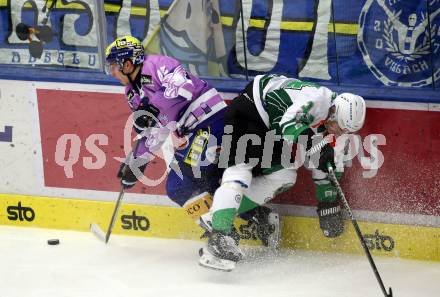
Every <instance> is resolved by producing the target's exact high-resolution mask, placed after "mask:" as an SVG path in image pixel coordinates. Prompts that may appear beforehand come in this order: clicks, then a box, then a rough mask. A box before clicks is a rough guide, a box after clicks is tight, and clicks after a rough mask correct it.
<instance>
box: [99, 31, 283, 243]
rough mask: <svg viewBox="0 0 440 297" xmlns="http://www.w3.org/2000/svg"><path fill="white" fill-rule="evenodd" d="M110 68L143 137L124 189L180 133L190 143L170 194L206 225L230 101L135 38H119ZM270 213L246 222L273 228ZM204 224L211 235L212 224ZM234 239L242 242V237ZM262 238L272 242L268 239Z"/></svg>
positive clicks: (124, 173)
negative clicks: (203, 218)
mask: <svg viewBox="0 0 440 297" xmlns="http://www.w3.org/2000/svg"><path fill="white" fill-rule="evenodd" d="M106 68H107V72H108V73H109V74H111V75H112V76H114V77H115V78H117V79H118V80H119V81H120V82H121V83H122V84H123V85H125V86H126V87H125V94H126V98H127V100H128V105H129V107H130V109H131V110H132V112H133V113H134V119H135V120H134V128H135V130H136V132H137V133H139V134H140V135H142V138H141V139H140V140H139V141H138V145H137V146H136V149H134V154H133V156H128V157H127V161H126V162H125V163H123V164H122V165H121V168H120V170H119V172H118V177H119V178H121V183H122V185H123V186H124V187H125V188H131V187H133V186H134V185H135V184H136V182H137V181H138V179H142V177H143V172H144V170H145V167H146V166H147V164H148V162H149V161H150V160H151V159H152V158H154V155H155V153H157V152H158V150H159V149H160V148H161V147H162V144H163V143H164V141H165V140H166V138H167V137H168V135H169V134H170V133H174V134H173V135H174V136H175V137H176V138H180V139H181V140H183V139H185V141H183V142H182V143H186V144H185V145H182V146H181V147H176V148H175V153H174V161H175V162H174V163H173V164H172V165H171V166H170V167H171V169H170V171H169V173H168V176H167V183H166V190H167V195H168V196H169V197H170V198H171V199H172V200H173V201H174V202H176V203H177V204H178V205H180V206H182V207H184V208H185V209H186V212H187V214H188V215H189V216H190V217H191V218H192V219H194V220H195V221H196V222H198V223H199V224H201V222H202V221H201V220H199V218H200V216H201V215H204V214H206V213H208V211H209V208H210V206H211V205H212V194H213V193H214V191H215V189H216V188H218V186H219V182H220V179H221V176H222V170H221V169H220V168H218V166H217V158H218V153H219V149H220V142H221V139H222V135H223V128H224V124H223V123H224V121H223V115H224V110H225V107H226V104H225V102H224V100H223V99H222V97H221V96H220V94H219V93H218V92H217V90H216V89H215V88H212V87H211V86H209V85H208V83H207V82H205V81H204V80H202V79H200V78H198V77H196V76H195V75H193V74H191V73H190V72H188V71H186V70H185V69H184V68H183V67H182V65H181V64H180V63H179V62H178V61H177V60H175V59H174V58H171V57H167V56H162V55H146V54H145V53H144V48H143V46H142V44H141V42H140V41H139V40H138V39H136V38H134V37H132V36H125V37H121V38H118V39H116V40H115V41H114V42H113V43H111V44H110V45H109V46H108V47H107V49H106ZM243 212H244V211H243ZM269 213H270V212H269V211H268V209H267V208H262V207H261V208H256V209H254V210H252V211H250V212H247V213H245V214H243V218H244V219H246V220H248V222H249V223H255V224H256V225H258V227H259V229H260V230H262V229H264V228H266V227H267V228H269V227H270V228H272V226H268V225H267V224H265V223H267V217H268V216H269ZM201 226H202V227H203V228H204V229H205V230H207V231H210V226H209V224H207V222H206V221H203V224H201ZM277 228H278V225H277ZM278 229H279V228H278ZM260 233H261V234H262V235H263V234H266V235H267V236H268V235H269V232H260ZM272 233H273V232H272ZM234 235H235V239H236V240H238V238H237V236H238V234H237V233H235V234H234ZM267 236H266V237H267ZM260 239H261V240H262V241H263V243H265V242H267V240H266V238H262V236H260Z"/></svg>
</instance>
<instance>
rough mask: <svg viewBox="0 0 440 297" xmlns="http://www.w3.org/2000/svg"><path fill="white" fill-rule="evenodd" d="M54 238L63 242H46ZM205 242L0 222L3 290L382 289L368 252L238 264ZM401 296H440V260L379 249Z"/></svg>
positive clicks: (227, 293) (183, 293)
mask: <svg viewBox="0 0 440 297" xmlns="http://www.w3.org/2000/svg"><path fill="white" fill-rule="evenodd" d="M51 238H58V239H60V244H59V245H57V246H49V245H47V240H48V239H51ZM202 244H203V243H202V242H197V241H186V240H165V239H149V238H140V237H129V236H118V235H112V237H111V238H110V242H109V244H108V245H105V244H104V243H103V242H101V241H99V240H98V239H97V238H96V237H94V235H92V234H91V233H85V232H68V231H59V230H48V229H30V228H16V227H4V226H1V227H0V297H18V296H20V297H23V296H26V297H33V296H35V297H42V296H44V297H49V296H50V297H52V296H54V297H55V296H56V297H67V296H69V297H70V296H72V297H73V296H74V297H88V296H93V297H111V296H115V297H116V296H117V297H136V296H154V297H160V296H173V297H174V296H175V297H198V296H203V297H214V296H222V297H233V296H240V297H245V296H246V297H247V296H252V297H259V296H267V297H272V296H274V297H278V296H286V297H294V296H301V297H308V296H313V297H315V296H329V297H330V296H331V297H342V296H356V297H369V296H372V297H373V296H383V295H382V292H381V291H380V289H379V286H378V284H377V281H376V279H375V277H374V275H373V273H372V271H371V268H370V266H369V264H368V262H367V259H366V258H365V257H364V256H356V255H345V254H328V253H326V254H324V253H317V252H308V251H282V252H280V253H278V254H273V253H272V254H271V253H269V252H268V251H266V250H264V249H262V248H249V247H247V248H246V249H245V252H246V254H247V259H246V260H245V261H244V262H242V263H239V265H238V266H237V269H236V270H235V271H233V272H220V271H214V270H209V269H206V268H203V267H200V266H198V263H197V260H198V253H197V251H198V248H199V247H201V246H202ZM375 260H376V264H377V266H378V269H379V271H380V273H381V275H382V278H383V280H384V282H385V285H386V286H392V288H393V292H394V296H396V297H416V296H417V297H418V296H424V297H427V296H433V297H436V296H440V263H432V262H421V261H410V260H401V259H395V258H393V259H391V258H383V257H382V258H381V257H376V258H375Z"/></svg>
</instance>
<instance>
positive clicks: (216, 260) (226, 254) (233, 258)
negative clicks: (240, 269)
mask: <svg viewBox="0 0 440 297" xmlns="http://www.w3.org/2000/svg"><path fill="white" fill-rule="evenodd" d="M199 255H200V259H199V264H200V265H201V266H204V267H208V268H212V269H218V270H223V271H231V270H233V269H234V268H235V263H236V262H238V261H240V260H241V259H243V257H244V254H243V252H242V251H241V250H240V248H239V247H238V246H237V245H236V244H235V241H234V239H233V238H232V237H231V236H230V235H228V234H225V233H223V232H219V231H215V230H214V231H212V233H211V234H210V236H209V240H208V244H207V246H206V247H204V248H201V249H200V251H199Z"/></svg>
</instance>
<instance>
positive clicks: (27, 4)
mask: <svg viewBox="0 0 440 297" xmlns="http://www.w3.org/2000/svg"><path fill="white" fill-rule="evenodd" d="M54 1H55V0H48V1H45V0H29V1H27V0H17V1H6V0H0V17H1V19H2V20H3V21H2V22H0V53H1V55H0V63H2V64H26V65H40V64H44V65H53V66H66V67H76V68H93V69H98V68H99V58H98V57H99V56H98V54H97V50H98V48H97V40H98V38H97V37H98V34H100V32H99V30H97V25H96V23H97V20H96V18H97V15H96V14H94V13H93V12H94V11H95V9H96V8H97V5H96V3H95V1H70V0H62V1H61V0H58V1H57V2H56V3H55V5H54V6H53V8H52V9H51V10H50V13H49V9H48V7H51V4H53V3H54ZM172 2H173V1H172V0H105V1H104V10H105V17H106V24H107V32H106V40H107V42H108V43H110V42H111V41H113V40H114V39H115V38H117V37H120V36H124V35H128V34H129V35H133V36H135V37H137V38H138V39H140V40H143V41H144V42H146V43H148V44H149V45H150V46H151V47H152V48H155V52H161V53H164V54H168V55H172V56H174V57H175V58H177V59H179V60H181V61H183V62H184V63H185V64H187V66H188V68H189V69H190V70H191V71H193V72H194V73H196V74H199V75H211V76H213V75H214V76H217V75H218V76H224V75H228V76H231V77H244V74H245V67H246V66H247V68H248V71H249V74H250V75H251V76H253V75H257V74H261V73H267V72H271V73H281V74H285V75H287V76H291V77H299V78H303V79H307V80H316V81H324V82H331V83H334V84H340V85H360V86H363V85H365V86H370V87H371V86H373V87H374V86H383V85H386V86H392V87H428V88H432V85H433V82H435V81H437V80H438V78H439V77H440V57H439V55H440V17H439V14H440V1H439V0H416V1H404V0H393V1H391V0H364V1H349V0H326V1H324V0H313V1H309V0H299V1H280V0H270V1H269V0H243V14H244V28H242V21H241V18H240V1H226V0H203V1H195V0H178V1H176V2H175V6H176V9H174V10H173V12H172V13H170V14H169V15H168V16H167V17H166V18H164V19H163V22H162V24H161V29H160V30H159V31H155V28H156V27H157V26H158V24H159V22H160V19H161V17H163V16H164V15H166V11H167V10H168V9H169V7H170V6H171V4H172ZM20 22H24V23H26V24H28V25H30V26H35V25H43V23H45V24H46V25H47V26H49V27H50V28H51V29H52V31H53V32H54V33H55V35H54V38H53V40H52V41H51V42H48V43H46V44H44V49H43V53H42V56H41V58H40V59H34V58H32V57H30V56H29V51H28V44H27V43H28V41H22V40H20V39H18V37H17V34H16V26H17V24H19V23H20ZM242 29H244V36H243V33H242ZM243 39H244V40H245V42H246V44H244V43H243ZM147 41H149V42H147ZM155 41H156V42H155ZM245 60H246V62H245Z"/></svg>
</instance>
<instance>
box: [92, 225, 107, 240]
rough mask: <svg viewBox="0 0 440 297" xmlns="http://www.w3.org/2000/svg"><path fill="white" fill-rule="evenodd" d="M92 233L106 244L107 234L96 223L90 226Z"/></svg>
mask: <svg viewBox="0 0 440 297" xmlns="http://www.w3.org/2000/svg"><path fill="white" fill-rule="evenodd" d="M90 231H91V232H92V233H93V234H95V235H96V237H98V238H99V239H100V240H101V241H103V242H105V233H104V231H102V229H101V228H100V227H99V226H98V225H96V224H95V223H92V224H90Z"/></svg>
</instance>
